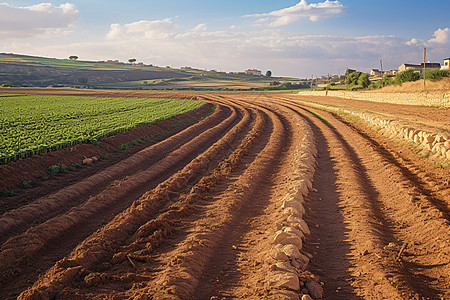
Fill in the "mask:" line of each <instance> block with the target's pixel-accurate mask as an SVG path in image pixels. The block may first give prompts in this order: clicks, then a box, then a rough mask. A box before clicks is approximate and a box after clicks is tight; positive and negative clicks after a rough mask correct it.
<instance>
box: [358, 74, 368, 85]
mask: <svg viewBox="0 0 450 300" xmlns="http://www.w3.org/2000/svg"><path fill="white" fill-rule="evenodd" d="M369 84H370V81H369V74H366V73H361V74H360V75H359V77H358V85H360V86H362V87H363V88H366V87H368V86H369Z"/></svg>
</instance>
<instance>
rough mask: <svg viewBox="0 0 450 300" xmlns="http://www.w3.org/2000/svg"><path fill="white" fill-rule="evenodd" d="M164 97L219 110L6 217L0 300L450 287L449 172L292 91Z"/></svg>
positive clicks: (447, 293)
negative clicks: (192, 100) (190, 100)
mask: <svg viewBox="0 0 450 300" xmlns="http://www.w3.org/2000/svg"><path fill="white" fill-rule="evenodd" d="M38 92H39V93H44V91H38ZM67 92H68V91H63V93H67ZM57 93H60V91H57ZM71 93H72V91H71ZM73 93H77V91H73ZM83 93H84V94H91V93H95V92H92V91H86V92H83ZM99 93H103V94H102V95H106V94H108V95H109V94H111V95H112V94H114V93H115V92H108V91H101V92H99ZM118 93H119V94H121V95H122V96H126V97H136V96H138V95H141V96H143V95H147V96H148V95H153V94H152V92H145V91H142V92H140V91H133V92H128V91H127V92H118ZM158 94H164V95H166V96H167V97H171V96H173V97H188V98H196V99H200V100H203V101H206V102H209V103H210V104H208V105H210V106H211V105H214V106H216V107H217V109H216V111H215V113H214V114H213V115H211V116H210V117H208V118H206V119H205V120H203V121H200V122H199V123H197V124H195V125H193V126H190V127H189V128H187V129H185V130H182V131H181V132H179V133H178V134H176V135H172V136H171V137H169V138H167V139H165V140H163V141H161V142H159V143H157V144H154V145H152V146H150V147H146V148H145V149H143V150H142V151H139V152H137V153H134V154H132V155H131V156H130V157H128V158H126V157H125V156H124V157H123V158H124V160H123V161H120V162H119V161H110V163H111V164H110V165H108V166H107V167H105V168H100V167H99V168H98V172H97V173H95V174H93V173H91V174H90V175H89V176H90V177H87V176H85V177H83V178H80V179H79V180H75V181H74V182H73V183H71V184H69V185H67V186H65V187H62V186H61V187H60V188H56V187H55V189H56V190H53V191H54V193H52V194H48V195H46V196H44V197H36V198H37V199H33V197H31V198H30V199H28V198H27V199H24V201H23V203H24V204H25V205H23V206H22V207H18V206H19V204H18V205H17V206H16V208H17V209H15V210H11V211H9V212H7V213H6V214H4V215H3V216H2V217H1V218H0V233H1V237H0V240H1V239H2V240H3V241H4V243H3V245H2V248H1V249H0V274H1V280H2V281H1V283H0V284H1V285H0V298H2V299H15V298H18V299H216V300H218V299H293V300H299V299H303V298H305V299H311V298H312V299H314V300H317V299H321V298H324V299H423V300H425V299H447V298H449V297H450V284H449V282H450V276H449V274H450V269H449V268H450V243H449V241H450V230H449V214H448V208H449V207H450V199H449V198H448V196H449V192H450V186H449V185H450V181H448V180H449V179H448V178H450V177H449V173H448V172H449V171H448V169H445V168H437V167H436V166H434V165H432V164H431V163H430V161H429V160H427V159H421V158H418V157H417V156H416V153H414V151H413V150H410V149H408V148H407V147H406V146H405V145H401V144H400V143H398V141H396V140H395V139H392V137H387V136H383V135H382V134H381V133H380V132H377V131H376V130H374V128H372V127H369V126H366V125H364V123H363V120H362V119H361V120H360V121H357V120H356V119H355V120H353V119H351V118H350V117H348V116H346V115H336V114H334V113H330V112H328V111H324V110H321V109H319V108H317V107H320V106H317V105H316V106H315V108H313V106H312V105H311V106H309V104H308V103H306V102H305V101H301V102H296V100H301V99H303V97H299V96H298V95H293V94H292V95H288V94H286V95H280V94H277V93H267V94H264V93H206V92H205V93H162V92H161V93H158ZM307 100H308V101H312V100H313V98H308V99H307ZM319 100H320V101H319V102H320V103H327V101H328V100H329V99H328V98H326V97H325V98H320V99H319ZM330 101H331V102H332V103H335V104H336V105H341V106H342V105H347V104H348V107H349V109H353V108H354V109H370V106H371V105H373V108H374V110H376V112H378V113H389V114H390V115H391V116H395V114H396V113H398V116H399V117H403V118H409V116H415V115H416V114H417V113H416V112H415V111H414V109H410V108H408V107H406V106H396V105H384V104H373V103H370V104H368V103H365V102H364V103H363V102H354V101H348V102H345V100H339V101H337V100H336V99H330ZM344 102H345V103H344ZM352 107H353V108H352ZM392 109H396V110H398V112H396V111H391V110H392ZM420 111H421V113H424V114H428V115H427V116H423V117H420V118H415V119H414V120H413V121H417V120H418V119H425V118H428V117H429V118H430V119H432V120H431V121H430V124H434V123H433V122H437V123H439V124H441V123H442V117H436V118H434V117H433V114H435V113H437V112H438V111H437V110H436V109H432V108H430V109H427V108H424V107H422V108H420ZM446 113H447V112H446ZM405 122H406V121H405ZM443 144H444V143H443ZM83 174H84V173H83ZM86 174H88V173H86ZM106 175H110V176H111V177H108V176H106ZM62 181H64V180H62ZM27 197H28V196H27ZM19 200H20V199H19ZM30 201H31V202H32V203H31V202H30ZM305 220H306V222H305ZM283 239H284V240H283ZM306 294H307V295H306ZM302 297H303V298H302ZM308 297H311V298H308Z"/></svg>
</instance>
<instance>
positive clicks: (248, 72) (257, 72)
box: [245, 69, 262, 76]
mask: <svg viewBox="0 0 450 300" xmlns="http://www.w3.org/2000/svg"><path fill="white" fill-rule="evenodd" d="M245 74H250V75H256V76H262V73H261V71H260V70H256V69H248V70H245Z"/></svg>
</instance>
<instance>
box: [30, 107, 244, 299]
mask: <svg viewBox="0 0 450 300" xmlns="http://www.w3.org/2000/svg"><path fill="white" fill-rule="evenodd" d="M246 120H247V121H244V122H242V124H239V125H238V126H237V127H235V128H234V129H236V130H231V131H230V132H229V134H227V135H225V136H224V138H223V139H221V140H220V143H221V144H222V146H219V144H217V145H214V146H213V147H211V148H210V149H209V150H208V151H206V152H205V153H206V154H205V155H203V156H204V158H201V157H202V156H199V157H198V158H196V159H195V160H194V161H193V162H191V163H190V164H189V165H188V166H186V167H185V171H181V172H179V174H176V175H175V176H174V177H172V178H171V179H170V180H169V181H168V182H167V183H163V184H162V185H160V186H161V187H158V188H157V189H155V190H153V191H152V192H151V193H149V195H147V196H145V197H144V198H142V199H141V200H139V201H137V202H136V203H135V204H134V206H133V207H136V208H137V209H138V210H137V211H136V213H137V214H136V213H132V211H129V210H127V211H125V212H124V213H123V214H122V216H121V215H119V216H118V217H117V218H116V221H115V223H117V224H115V223H114V221H113V222H111V224H108V225H107V226H105V229H104V230H103V231H102V232H100V234H96V235H94V236H93V237H91V238H90V239H88V240H87V241H85V242H84V243H83V244H81V245H80V246H79V247H78V248H77V249H76V251H75V252H74V253H73V254H72V255H71V256H73V258H72V259H71V261H72V260H73V261H74V262H76V263H75V265H80V266H82V268H83V269H84V268H91V267H92V266H93V264H95V263H96V261H98V259H102V258H101V257H105V256H106V257H108V256H109V255H112V254H113V253H114V252H115V251H117V250H118V249H117V248H116V247H118V243H120V241H121V240H122V239H123V238H125V237H126V236H125V235H123V233H131V232H134V230H135V229H132V228H137V227H136V226H137V225H136V224H138V223H139V222H142V221H143V220H145V219H147V218H149V217H150V215H149V214H151V213H150V211H151V210H154V211H155V213H156V210H157V209H158V208H157V207H162V206H163V205H161V204H163V203H165V202H168V201H170V202H172V201H175V199H176V198H173V197H172V198H173V199H170V200H169V199H166V197H168V196H169V198H171V197H170V195H168V194H167V192H168V191H173V192H177V193H178V192H180V191H178V189H179V188H181V187H182V186H187V183H188V182H189V181H190V179H192V178H193V177H192V176H195V177H197V178H200V176H201V175H202V172H205V171H207V170H208V166H209V165H211V163H212V162H213V161H214V160H216V159H218V158H219V157H220V152H221V151H224V150H225V151H226V149H228V147H229V144H230V142H232V141H233V140H235V138H236V134H238V133H239V131H241V130H242V129H244V128H245V127H246V123H247V122H248V114H247V118H246ZM208 152H211V153H208ZM183 172H184V173H185V174H183ZM191 183H192V182H191ZM176 187H178V189H177V188H176ZM158 191H160V192H158ZM158 195H159V196H158ZM155 197H156V198H155ZM158 197H159V198H160V199H158ZM161 197H162V198H161ZM161 201H162V202H161ZM158 202H160V203H161V204H158ZM143 205H145V206H143ZM155 205H156V206H155ZM139 207H142V209H139ZM152 207H153V208H152ZM175 207H176V203H175ZM149 209H151V210H150V211H149ZM132 210H135V209H132ZM119 228H121V229H120V231H121V234H120V235H117V233H118V232H117V230H119ZM122 231H123V232H122ZM114 233H115V234H116V235H115V236H114V240H110V234H114ZM97 236H99V237H97ZM102 236H103V238H102ZM105 238H106V240H105ZM99 239H102V246H100V245H98V244H97V245H98V246H93V245H95V241H96V240H99ZM106 241H108V242H107V243H106V244H107V245H104V244H105V242H106ZM83 245H84V246H83ZM99 246H100V249H103V250H102V251H100V252H98V250H93V251H92V248H95V249H98V247H99ZM104 246H106V248H103V247H104ZM91 252H94V253H96V254H94V256H96V257H98V258H96V259H94V260H92V253H91ZM117 254H118V255H116V256H115V257H114V258H112V261H113V262H114V264H120V263H122V262H123V258H124V257H123V256H122V255H120V253H117ZM74 255H75V256H74ZM125 260H126V257H125ZM62 264H63V266H64V264H65V263H64V261H63V262H62ZM60 269H61V266H58V265H57V266H56V270H53V271H50V273H49V276H51V274H52V272H53V273H54V272H56V273H57V272H60ZM63 274H66V273H65V272H63ZM55 284H56V285H57V283H55ZM54 289H55V286H53V287H49V288H48V290H50V291H53V293H54ZM56 290H57V288H56ZM33 292H36V290H34V291H33V290H32V291H30V292H28V294H29V293H33ZM50 293H52V292H50Z"/></svg>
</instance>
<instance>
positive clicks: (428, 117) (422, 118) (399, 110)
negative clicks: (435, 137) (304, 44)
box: [284, 95, 450, 131]
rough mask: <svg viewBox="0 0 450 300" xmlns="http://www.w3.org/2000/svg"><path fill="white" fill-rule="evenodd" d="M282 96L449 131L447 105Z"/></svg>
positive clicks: (449, 114)
mask: <svg viewBox="0 0 450 300" xmlns="http://www.w3.org/2000/svg"><path fill="white" fill-rule="evenodd" d="M284 98H289V99H294V100H295V99H299V100H303V101H309V102H313V103H320V104H325V105H331V106H338V107H343V108H351V109H356V110H362V111H369V112H375V113H378V114H382V115H385V116H389V117H392V118H394V119H398V120H405V121H408V122H410V123H411V122H412V123H416V124H418V125H419V126H420V125H427V126H431V127H436V128H437V129H438V130H441V129H444V130H447V131H450V122H449V120H450V108H448V107H446V108H444V107H442V108H436V107H429V106H412V105H401V104H390V103H379V102H374V101H364V100H352V99H343V98H338V97H325V96H324V97H320V96H299V95H295V96H294V95H287V96H286V95H285V96H284Z"/></svg>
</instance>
